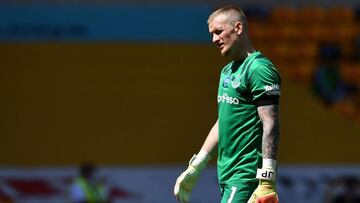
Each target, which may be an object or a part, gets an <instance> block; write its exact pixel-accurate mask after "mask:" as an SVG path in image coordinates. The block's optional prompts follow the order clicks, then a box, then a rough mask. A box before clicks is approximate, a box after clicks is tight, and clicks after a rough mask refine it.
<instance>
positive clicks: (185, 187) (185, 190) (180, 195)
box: [174, 164, 200, 203]
mask: <svg viewBox="0 0 360 203" xmlns="http://www.w3.org/2000/svg"><path fill="white" fill-rule="evenodd" d="M199 176H200V171H199V170H197V169H196V168H195V167H194V166H192V165H191V164H190V165H189V167H188V168H187V169H186V170H185V171H184V172H183V173H182V174H181V175H180V176H179V177H178V178H177V179H176V183H175V187H174V195H175V197H176V199H177V200H178V201H180V202H184V203H187V202H189V201H190V195H191V191H192V189H193V187H194V186H195V185H196V183H197V181H198V179H199Z"/></svg>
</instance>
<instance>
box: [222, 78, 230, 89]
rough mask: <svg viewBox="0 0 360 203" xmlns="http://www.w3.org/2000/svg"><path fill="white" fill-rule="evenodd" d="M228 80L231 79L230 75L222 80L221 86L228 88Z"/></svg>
mask: <svg viewBox="0 0 360 203" xmlns="http://www.w3.org/2000/svg"><path fill="white" fill-rule="evenodd" d="M230 81H231V80H230V77H226V78H225V79H224V80H223V83H222V86H223V87H224V88H228V87H229V83H230Z"/></svg>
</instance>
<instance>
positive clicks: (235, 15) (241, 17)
mask: <svg viewBox="0 0 360 203" xmlns="http://www.w3.org/2000/svg"><path fill="white" fill-rule="evenodd" d="M223 14H227V15H228V16H229V18H228V20H229V23H230V24H231V25H235V23H236V22H237V21H240V22H241V24H242V25H243V27H244V29H245V31H246V32H247V31H248V23H247V20H246V16H245V14H244V12H243V11H242V10H241V8H239V7H237V6H224V7H221V8H219V9H217V10H215V11H214V12H213V13H212V14H211V15H210V16H209V18H208V20H207V23H208V24H209V23H210V22H211V21H213V20H214V19H215V17H217V16H219V15H223Z"/></svg>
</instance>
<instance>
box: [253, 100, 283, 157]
mask: <svg viewBox="0 0 360 203" xmlns="http://www.w3.org/2000/svg"><path fill="white" fill-rule="evenodd" d="M258 112H259V115H260V118H261V121H262V124H263V137H262V155H263V158H264V159H274V160H276V159H277V150H278V143H279V138H280V124H279V106H278V105H267V106H260V107H258Z"/></svg>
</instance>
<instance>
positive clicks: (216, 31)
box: [214, 30, 222, 35]
mask: <svg viewBox="0 0 360 203" xmlns="http://www.w3.org/2000/svg"><path fill="white" fill-rule="evenodd" d="M221 33H222V30H215V32H214V34H216V35H220V34H221Z"/></svg>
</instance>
